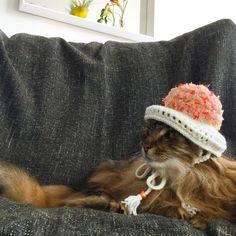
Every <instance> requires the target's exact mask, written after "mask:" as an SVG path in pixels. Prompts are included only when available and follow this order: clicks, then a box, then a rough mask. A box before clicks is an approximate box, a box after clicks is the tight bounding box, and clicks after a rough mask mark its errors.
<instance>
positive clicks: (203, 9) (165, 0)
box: [155, 0, 236, 40]
mask: <svg viewBox="0 0 236 236" xmlns="http://www.w3.org/2000/svg"><path fill="white" fill-rule="evenodd" d="M223 18H229V19H231V20H233V21H234V22H235V23H236V0H156V15H155V38H156V39H157V40H168V39H171V38H174V37H176V36H179V35H181V34H183V33H186V32H188V31H191V30H193V29H196V28H198V27H201V26H204V25H206V24H209V23H211V22H214V21H217V20H219V19H223Z"/></svg>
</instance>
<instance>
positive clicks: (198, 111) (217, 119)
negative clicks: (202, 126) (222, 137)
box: [163, 83, 223, 130]
mask: <svg viewBox="0 0 236 236" xmlns="http://www.w3.org/2000/svg"><path fill="white" fill-rule="evenodd" d="M163 102H164V105H165V106H166V107H169V108H172V109H175V110H177V111H179V112H183V113H185V114H186V115H189V116H191V117H192V118H193V119H195V120H199V121H202V122H205V123H207V124H209V125H212V126H213V127H215V128H216V129H217V130H220V127H221V124H222V121H223V116H222V115H223V110H222V104H221V102H220V100H219V98H218V97H216V96H215V94H214V93H213V92H212V91H210V90H209V89H208V88H207V87H206V86H204V85H196V84H192V83H190V84H179V85H178V87H175V88H173V89H171V90H170V92H169V94H168V95H167V96H166V97H165V98H164V99H163Z"/></svg>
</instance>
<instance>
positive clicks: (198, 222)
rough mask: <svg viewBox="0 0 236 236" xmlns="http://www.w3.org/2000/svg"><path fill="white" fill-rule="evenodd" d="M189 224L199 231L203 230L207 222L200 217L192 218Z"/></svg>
mask: <svg viewBox="0 0 236 236" xmlns="http://www.w3.org/2000/svg"><path fill="white" fill-rule="evenodd" d="M189 222H190V223H191V224H192V225H193V226H194V227H195V228H196V229H200V230H204V229H206V228H207V226H208V222H207V220H206V219H204V218H202V217H194V218H192V219H190V220H189Z"/></svg>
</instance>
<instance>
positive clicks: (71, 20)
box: [19, 0, 155, 42]
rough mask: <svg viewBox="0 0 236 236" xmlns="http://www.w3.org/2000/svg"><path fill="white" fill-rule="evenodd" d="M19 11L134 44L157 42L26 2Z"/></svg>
mask: <svg viewBox="0 0 236 236" xmlns="http://www.w3.org/2000/svg"><path fill="white" fill-rule="evenodd" d="M19 10H20V11H23V12H27V13H31V14H34V15H38V16H42V17H46V18H49V19H53V20H57V21H60V22H64V23H67V24H71V25H75V26H79V27H82V28H86V29H90V30H93V31H98V32H102V33H104V34H110V35H114V36H117V37H119V38H124V39H128V40H131V41H134V42H151V41H155V39H154V38H153V37H150V36H147V35H144V34H137V33H132V32H128V31H125V30H124V29H120V28H116V27H112V26H108V25H103V24H100V23H97V22H94V21H91V20H89V19H83V18H79V17H76V16H72V15H69V14H66V13H63V12H59V11H55V10H52V9H49V8H46V7H43V6H39V5H36V4H32V3H28V2H25V1H24V0H20V5H19Z"/></svg>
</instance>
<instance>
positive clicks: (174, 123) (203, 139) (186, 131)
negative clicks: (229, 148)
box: [144, 105, 226, 157]
mask: <svg viewBox="0 0 236 236" xmlns="http://www.w3.org/2000/svg"><path fill="white" fill-rule="evenodd" d="M144 119H145V120H146V121H147V120H150V119H153V120H157V121H161V122H163V123H165V124H167V125H169V126H170V127H172V128H174V129H175V130H177V131H178V132H179V133H181V134H182V135H183V136H185V137H186V138H188V139H189V140H191V141H192V142H193V143H195V144H196V145H198V146H200V147H201V148H203V149H205V150H207V151H209V152H210V153H212V154H214V155H215V156H217V157H220V156H221V155H222V153H223V152H224V151H225V149H226V140H225V138H224V136H223V135H222V134H220V133H219V132H218V131H217V130H216V129H215V128H214V127H213V126H211V125H208V124H206V123H204V122H201V121H198V120H195V119H193V118H192V117H190V116H188V115H186V114H184V113H182V112H179V111H176V110H174V109H171V108H168V107H164V106H159V105H152V106H149V107H147V109H146V112H145V117H144Z"/></svg>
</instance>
